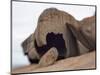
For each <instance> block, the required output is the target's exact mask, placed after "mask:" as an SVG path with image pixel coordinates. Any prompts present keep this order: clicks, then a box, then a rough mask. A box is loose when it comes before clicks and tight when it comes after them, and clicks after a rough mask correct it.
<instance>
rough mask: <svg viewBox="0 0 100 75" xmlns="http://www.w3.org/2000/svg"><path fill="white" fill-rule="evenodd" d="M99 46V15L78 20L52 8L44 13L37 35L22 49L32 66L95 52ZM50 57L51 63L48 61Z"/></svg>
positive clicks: (40, 19)
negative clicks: (97, 30)
mask: <svg viewBox="0 0 100 75" xmlns="http://www.w3.org/2000/svg"><path fill="white" fill-rule="evenodd" d="M88 21H89V22H88ZM80 44H81V45H80ZM95 44H96V43H95V16H92V17H90V18H85V19H83V20H82V21H77V20H76V19H75V18H74V17H73V16H71V15H70V14H68V13H67V12H64V11H61V10H58V9H56V8H49V9H46V10H44V11H43V12H42V14H41V15H40V17H39V19H38V25H37V28H36V30H35V32H34V33H33V34H31V35H30V36H29V37H28V38H27V39H26V40H25V41H24V42H23V43H22V47H23V50H24V53H25V54H26V55H27V56H28V58H29V61H30V62H31V63H35V62H36V63H38V62H39V61H40V62H39V63H41V65H44V64H47V65H50V64H53V63H54V62H55V61H56V60H59V59H62V58H67V57H72V56H77V55H80V54H82V53H86V52H89V51H92V50H95ZM84 49H87V50H84ZM52 52H53V53H52ZM52 56H53V57H54V58H51V57H52ZM49 57H50V63H48V62H46V60H47V59H48V58H49ZM42 63H43V64H42ZM47 65H46V66H47Z"/></svg>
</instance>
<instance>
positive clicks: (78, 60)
mask: <svg viewBox="0 0 100 75" xmlns="http://www.w3.org/2000/svg"><path fill="white" fill-rule="evenodd" d="M95 68H96V61H95V51H93V52H90V53H86V54H83V55H81V56H77V57H70V58H66V59H63V60H59V61H57V62H55V63H54V64H53V65H50V66H47V67H38V64H33V65H29V66H25V67H21V68H17V69H14V70H12V74H16V73H30V72H48V71H63V70H79V69H95Z"/></svg>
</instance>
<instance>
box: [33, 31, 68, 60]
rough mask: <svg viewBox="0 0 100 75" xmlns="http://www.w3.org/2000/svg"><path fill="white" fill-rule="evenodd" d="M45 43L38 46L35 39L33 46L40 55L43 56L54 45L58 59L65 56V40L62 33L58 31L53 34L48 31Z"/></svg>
mask: <svg viewBox="0 0 100 75" xmlns="http://www.w3.org/2000/svg"><path fill="white" fill-rule="evenodd" d="M46 41H47V44H46V45H43V46H41V47H39V46H38V45H37V43H36V40H35V47H36V49H37V52H38V53H39V55H40V57H41V56H43V55H44V54H45V53H46V52H47V51H48V50H49V49H50V48H52V47H56V48H57V50H58V53H59V56H58V60H59V59H63V58H65V55H66V47H65V41H64V39H63V35H62V34H60V33H58V34H55V33H53V32H51V33H48V34H47V36H46Z"/></svg>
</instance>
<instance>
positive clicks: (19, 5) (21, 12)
mask: <svg viewBox="0 0 100 75" xmlns="http://www.w3.org/2000/svg"><path fill="white" fill-rule="evenodd" d="M51 7H53V8H57V9H59V10H63V11H65V12H67V13H69V14H71V15H73V16H74V17H75V18H76V19H77V20H82V19H83V18H85V17H89V16H92V15H93V14H94V13H95V7H93V6H79V5H61V4H44V3H29V2H15V1H13V2H12V41H13V42H12V68H17V67H21V66H25V65H29V61H28V60H27V57H26V56H24V54H23V50H22V47H21V43H22V42H23V41H24V40H25V39H26V38H27V37H28V36H29V35H30V34H31V33H33V32H34V30H35V28H36V26H37V21H38V18H39V15H40V14H41V13H42V12H43V10H45V9H47V8H51Z"/></svg>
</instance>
